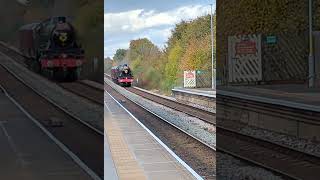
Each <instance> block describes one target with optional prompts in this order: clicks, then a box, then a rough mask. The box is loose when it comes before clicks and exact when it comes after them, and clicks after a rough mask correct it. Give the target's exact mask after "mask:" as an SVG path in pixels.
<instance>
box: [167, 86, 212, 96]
mask: <svg viewBox="0 0 320 180" xmlns="http://www.w3.org/2000/svg"><path fill="white" fill-rule="evenodd" d="M172 91H177V92H183V93H187V94H192V95H198V96H206V97H209V98H215V97H216V91H215V90H213V89H210V88H182V87H176V88H174V89H172Z"/></svg>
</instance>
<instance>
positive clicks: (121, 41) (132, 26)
mask: <svg viewBox="0 0 320 180" xmlns="http://www.w3.org/2000/svg"><path fill="white" fill-rule="evenodd" d="M209 11H210V6H208V5H190V6H183V7H179V8H175V9H172V10H167V11H162V12H160V11H156V10H144V9H135V10H130V11H125V12H118V13H105V14H104V32H105V38H104V44H105V47H106V48H105V49H104V52H105V56H106V57H107V56H110V57H112V56H113V54H114V53H115V51H116V50H117V49H118V48H128V47H129V43H130V40H132V39H138V38H144V37H146V38H148V39H150V40H151V41H152V42H153V43H155V44H156V45H158V46H159V47H160V48H163V47H164V45H165V43H166V41H167V40H168V38H169V37H170V35H171V30H172V29H173V28H174V25H175V24H177V23H179V22H181V21H182V20H191V19H195V18H197V17H199V16H203V15H206V14H208V13H209Z"/></svg>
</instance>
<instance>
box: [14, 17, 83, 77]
mask: <svg viewBox="0 0 320 180" xmlns="http://www.w3.org/2000/svg"><path fill="white" fill-rule="evenodd" d="M19 37H20V51H21V52H22V53H23V55H24V56H26V57H28V58H27V60H26V64H27V66H28V67H29V68H30V69H32V70H33V71H35V72H38V73H42V74H44V75H45V76H47V77H49V78H52V79H58V80H70V81H75V80H77V79H78V78H79V76H80V73H81V67H82V64H83V62H84V50H83V49H82V48H81V46H80V45H79V44H78V42H77V36H76V32H75V29H74V27H73V26H72V24H71V23H70V21H69V20H68V19H67V18H66V17H52V18H49V19H47V20H45V21H43V22H40V23H33V24H28V25H25V26H22V27H21V28H20V29H19Z"/></svg>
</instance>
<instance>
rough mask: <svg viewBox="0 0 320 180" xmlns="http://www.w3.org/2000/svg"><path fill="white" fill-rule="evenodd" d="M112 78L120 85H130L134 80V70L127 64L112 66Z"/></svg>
mask: <svg viewBox="0 0 320 180" xmlns="http://www.w3.org/2000/svg"><path fill="white" fill-rule="evenodd" d="M111 78H112V81H113V82H115V83H117V84H119V85H120V86H127V87H130V86H131V85H132V82H133V76H132V72H131V69H130V67H129V66H128V65H127V64H124V65H119V66H114V67H112V69H111Z"/></svg>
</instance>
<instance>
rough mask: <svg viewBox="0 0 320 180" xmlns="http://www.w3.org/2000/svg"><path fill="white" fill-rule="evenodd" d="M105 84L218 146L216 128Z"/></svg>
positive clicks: (110, 82)
mask: <svg viewBox="0 0 320 180" xmlns="http://www.w3.org/2000/svg"><path fill="white" fill-rule="evenodd" d="M105 82H106V83H107V84H108V85H110V86H111V87H112V88H113V89H115V90H116V91H118V92H119V93H121V94H122V95H123V96H125V97H126V98H128V99H130V100H131V101H133V102H135V103H137V104H139V105H140V106H142V107H144V108H145V109H147V110H149V111H151V112H153V113H155V114H157V115H158V116H160V117H162V118H163V119H166V120H167V121H169V122H171V123H172V124H174V125H176V126H178V127H179V128H181V129H183V130H184V131H186V132H188V133H189V134H192V135H193V136H195V137H197V138H198V139H201V140H202V141H204V142H205V143H207V144H208V145H210V146H212V147H215V146H216V135H215V127H214V126H213V125H211V124H208V123H205V122H203V121H202V120H199V119H198V118H194V117H190V116H189V115H186V114H185V113H182V112H178V111H175V110H172V109H171V108H168V107H165V106H163V105H160V104H158V103H155V102H152V101H150V100H147V99H144V98H142V97H140V96H138V95H136V94H134V93H131V92H129V91H127V90H126V89H125V88H123V87H120V86H118V85H116V84H114V83H113V82H112V81H111V80H109V79H108V78H105Z"/></svg>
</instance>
